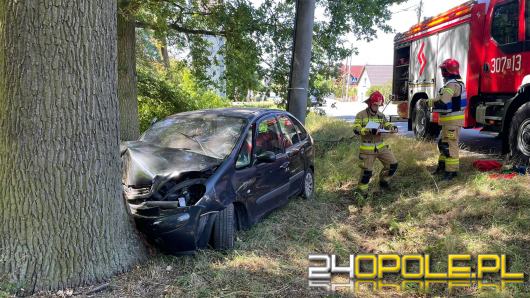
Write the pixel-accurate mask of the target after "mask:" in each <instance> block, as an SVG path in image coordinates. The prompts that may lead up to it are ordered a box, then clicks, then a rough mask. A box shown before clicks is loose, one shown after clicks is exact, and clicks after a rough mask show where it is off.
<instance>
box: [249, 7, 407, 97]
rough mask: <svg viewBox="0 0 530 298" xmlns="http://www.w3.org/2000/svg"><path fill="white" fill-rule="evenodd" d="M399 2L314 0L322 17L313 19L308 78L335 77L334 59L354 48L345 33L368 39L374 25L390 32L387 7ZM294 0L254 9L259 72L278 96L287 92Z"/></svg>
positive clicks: (342, 57) (371, 35) (354, 50)
mask: <svg viewBox="0 0 530 298" xmlns="http://www.w3.org/2000/svg"><path fill="white" fill-rule="evenodd" d="M402 2H404V0H381V1H337V0H317V9H318V8H320V9H323V11H324V18H322V19H319V20H315V24H314V29H313V31H314V34H313V48H312V58H311V71H310V76H311V78H310V80H311V81H315V80H316V79H315V78H314V77H315V76H323V77H325V78H327V79H329V78H332V77H337V73H338V67H337V65H336V63H335V62H334V61H340V60H343V59H344V58H346V57H347V56H348V55H350V54H352V53H353V52H356V49H350V48H348V44H347V42H346V40H345V37H346V36H347V35H348V34H353V35H355V36H356V37H357V38H358V39H360V40H367V41H369V40H372V39H373V38H374V37H376V36H377V34H376V32H377V31H376V30H377V29H378V28H379V29H381V30H382V31H383V32H390V31H391V28H390V26H388V25H387V24H386V21H387V20H389V19H390V16H391V11H390V10H389V7H390V5H392V4H398V3H402ZM295 3H296V1H294V0H283V1H279V0H264V1H263V3H262V5H261V6H260V7H259V8H258V9H257V16H258V20H259V21H260V23H259V26H260V28H261V30H259V31H258V32H257V35H256V37H257V39H258V42H257V44H258V45H259V47H260V51H261V59H262V63H261V64H260V65H261V67H262V69H261V70H260V74H261V75H262V76H263V77H264V79H265V81H267V82H268V83H269V86H270V88H271V89H272V90H273V91H274V92H275V93H276V94H279V95H281V96H282V97H285V94H286V93H287V86H288V79H289V77H288V76H289V69H290V63H291V51H292V42H293V40H292V38H293V36H292V33H293V28H294V16H295ZM271 11H274V13H270V12H271Z"/></svg>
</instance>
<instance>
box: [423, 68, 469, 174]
mask: <svg viewBox="0 0 530 298" xmlns="http://www.w3.org/2000/svg"><path fill="white" fill-rule="evenodd" d="M440 70H441V71H442V76H443V78H444V86H443V87H442V88H441V89H440V91H439V92H438V96H437V97H436V98H435V99H429V100H428V101H427V102H428V104H429V106H430V107H432V108H433V110H432V111H433V112H438V113H440V122H439V123H440V125H441V126H442V132H441V134H440V138H439V140H438V150H439V151H440V156H439V159H438V167H437V168H436V171H435V172H434V174H442V173H443V174H444V180H452V179H453V178H454V177H456V176H457V173H458V169H459V166H460V160H459V152H458V150H459V147H458V141H459V139H460V130H461V128H462V126H464V110H465V109H466V106H467V97H466V88H465V84H464V82H463V81H462V78H461V77H460V64H459V63H458V61H456V60H455V59H447V60H445V61H444V62H443V63H442V64H441V65H440Z"/></svg>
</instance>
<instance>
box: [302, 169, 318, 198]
mask: <svg viewBox="0 0 530 298" xmlns="http://www.w3.org/2000/svg"><path fill="white" fill-rule="evenodd" d="M314 196H315V175H314V173H313V170H311V169H308V170H307V171H306V172H305V174H304V181H303V184H302V197H303V198H304V199H306V200H311V199H312V198H313V197H314Z"/></svg>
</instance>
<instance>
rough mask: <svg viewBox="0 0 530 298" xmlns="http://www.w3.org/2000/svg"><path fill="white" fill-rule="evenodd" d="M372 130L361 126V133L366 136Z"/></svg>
mask: <svg viewBox="0 0 530 298" xmlns="http://www.w3.org/2000/svg"><path fill="white" fill-rule="evenodd" d="M369 131H370V130H369V129H368V128H366V127H363V128H361V135H363V136H365V135H367V134H368V132H369Z"/></svg>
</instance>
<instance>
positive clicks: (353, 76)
mask: <svg viewBox="0 0 530 298" xmlns="http://www.w3.org/2000/svg"><path fill="white" fill-rule="evenodd" d="M363 69H364V66H362V65H351V66H350V67H349V71H348V66H346V65H341V66H340V74H341V78H342V83H343V84H344V83H346V82H348V84H349V85H350V86H357V83H358V82H359V78H360V77H361V74H362V72H363Z"/></svg>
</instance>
